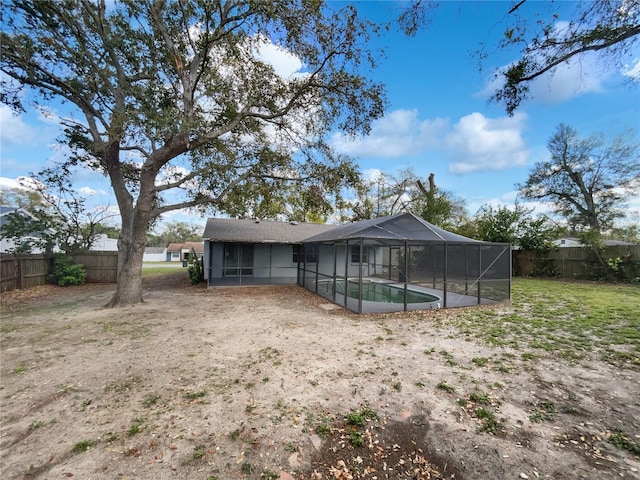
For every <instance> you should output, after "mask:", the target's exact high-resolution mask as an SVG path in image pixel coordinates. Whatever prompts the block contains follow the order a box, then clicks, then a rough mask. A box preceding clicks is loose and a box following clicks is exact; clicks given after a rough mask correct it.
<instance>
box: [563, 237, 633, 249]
mask: <svg viewBox="0 0 640 480" xmlns="http://www.w3.org/2000/svg"><path fill="white" fill-rule="evenodd" d="M552 243H553V244H554V245H555V246H556V247H584V245H583V244H582V243H581V242H580V239H579V238H575V237H563V238H559V239H557V240H554V241H553V242H552ZM620 245H622V246H624V245H635V244H634V243H633V242H625V241H624V240H605V241H604V246H605V247H615V246H620Z"/></svg>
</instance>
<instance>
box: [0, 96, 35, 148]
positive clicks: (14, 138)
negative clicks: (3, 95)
mask: <svg viewBox="0 0 640 480" xmlns="http://www.w3.org/2000/svg"><path fill="white" fill-rule="evenodd" d="M0 126H1V128H0V142H2V143H5V142H6V143H10V144H14V145H26V144H29V143H31V142H33V140H34V139H35V138H37V135H36V132H35V131H34V130H33V128H32V127H31V126H30V125H28V124H27V123H25V121H24V120H23V119H22V116H21V115H14V114H13V111H12V110H11V108H9V107H7V106H6V105H0Z"/></svg>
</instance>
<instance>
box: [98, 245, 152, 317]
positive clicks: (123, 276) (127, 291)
mask: <svg viewBox="0 0 640 480" xmlns="http://www.w3.org/2000/svg"><path fill="white" fill-rule="evenodd" d="M143 255H144V245H143V246H142V248H140V247H139V246H138V247H136V243H135V242H134V243H130V244H128V245H127V244H124V242H119V244H118V270H117V282H118V283H117V286H116V291H115V293H114V294H113V297H112V298H111V300H110V301H109V303H107V304H106V305H105V307H119V306H124V305H134V304H136V303H141V302H143V299H142V259H143Z"/></svg>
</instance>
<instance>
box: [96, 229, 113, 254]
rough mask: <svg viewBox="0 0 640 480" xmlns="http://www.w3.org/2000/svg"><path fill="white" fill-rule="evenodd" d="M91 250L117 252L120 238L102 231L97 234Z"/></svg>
mask: <svg viewBox="0 0 640 480" xmlns="http://www.w3.org/2000/svg"><path fill="white" fill-rule="evenodd" d="M91 250H92V251H94V252H117V251H118V239H117V238H109V237H107V235H106V234H104V233H100V234H98V235H96V238H95V240H94V241H93V245H91Z"/></svg>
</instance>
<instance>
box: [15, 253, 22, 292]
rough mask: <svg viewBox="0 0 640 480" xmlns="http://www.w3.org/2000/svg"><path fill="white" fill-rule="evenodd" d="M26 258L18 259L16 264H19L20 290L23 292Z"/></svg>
mask: <svg viewBox="0 0 640 480" xmlns="http://www.w3.org/2000/svg"><path fill="white" fill-rule="evenodd" d="M23 262H24V258H22V257H16V263H17V265H16V266H17V270H18V272H17V277H18V289H20V290H22V289H23V288H24V268H23V267H24V265H23Z"/></svg>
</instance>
